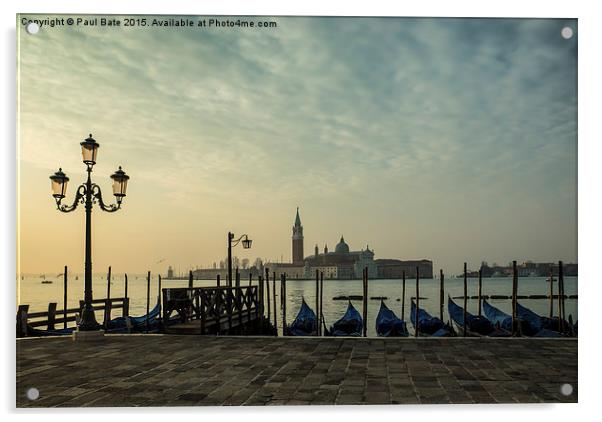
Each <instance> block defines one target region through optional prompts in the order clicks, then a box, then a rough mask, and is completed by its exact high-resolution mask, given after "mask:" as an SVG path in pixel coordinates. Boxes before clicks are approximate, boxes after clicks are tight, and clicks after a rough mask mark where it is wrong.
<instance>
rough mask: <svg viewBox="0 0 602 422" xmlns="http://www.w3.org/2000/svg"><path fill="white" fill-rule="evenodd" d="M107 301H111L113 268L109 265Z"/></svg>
mask: <svg viewBox="0 0 602 422" xmlns="http://www.w3.org/2000/svg"><path fill="white" fill-rule="evenodd" d="M107 299H111V266H110V265H109V272H108V273H107Z"/></svg>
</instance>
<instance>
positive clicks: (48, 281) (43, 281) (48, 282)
mask: <svg viewBox="0 0 602 422" xmlns="http://www.w3.org/2000/svg"><path fill="white" fill-rule="evenodd" d="M52 283H53V282H52V280H42V284H52Z"/></svg>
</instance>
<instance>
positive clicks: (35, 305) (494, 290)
mask: <svg viewBox="0 0 602 422" xmlns="http://www.w3.org/2000/svg"><path fill="white" fill-rule="evenodd" d="M46 279H47V280H52V281H53V283H52V284H41V281H42V278H41V276H39V275H36V276H26V277H24V279H23V280H17V303H18V304H28V305H29V311H30V312H37V311H45V310H47V308H48V303H49V302H56V303H57V304H58V309H62V307H63V278H62V276H61V277H47V278H46ZM255 283H256V281H255V282H254V283H253V284H255ZM241 284H242V285H245V284H248V280H247V281H245V280H241ZM564 284H565V294H566V295H576V294H577V277H565V281H564ZM124 285H125V283H124V276H123V275H119V274H115V275H113V276H112V284H111V297H123V295H124ZM477 285H478V280H477V279H476V278H469V279H468V295H469V296H476V295H477ZM187 286H188V281H187V280H165V279H164V280H163V281H162V287H187ZM194 286H195V287H208V286H215V280H195V281H194ZM315 286H316V282H315V280H287V282H286V293H287V298H286V304H287V305H286V310H287V323H289V324H290V323H291V322H292V321H293V319H294V318H295V316H296V314H297V312H298V311H299V307H300V306H301V298H302V297H304V298H305V301H306V302H307V304H308V305H309V306H310V307H311V308H312V309H314V308H315V300H316V299H315V297H316V287H315ZM415 286H416V281H415V280H413V279H408V280H406V301H405V303H406V306H405V313H404V317H405V319H406V320H407V321H408V329H409V330H410V332H411V331H412V327H411V324H410V323H409V312H410V311H409V309H410V308H409V306H410V305H409V304H410V297H414V296H415V295H416V294H415V293H416V290H415ZM146 289H147V283H146V276H145V275H128V296H129V297H130V314H131V315H134V316H138V315H143V314H144V313H145V312H146ZM83 290H84V282H83V275H81V274H80V275H79V279H78V280H75V275H70V276H69V286H68V295H67V306H68V307H69V308H75V307H77V306H79V300H80V299H82V298H83ZM548 292H549V282H548V281H546V278H545V277H524V278H519V283H518V294H519V295H543V294H548ZM93 293H94V298H96V299H99V298H105V297H106V295H107V280H106V275H105V276H99V275H98V276H97V275H95V276H94V278H93ZM270 293H271V294H273V282H272V281H270ZM554 293H555V294H557V293H558V286H557V283H554ZM276 294H277V296H278V299H277V303H278V309H277V315H278V320H277V322H278V328H279V329H280V330H281V329H282V327H281V325H282V314H281V310H280V309H279V304H280V298H279V295H280V282H279V281H277V283H276ZM361 294H362V280H324V296H323V300H324V304H323V313H324V318H325V321H326V325H327V326H328V327H330V325H332V323H333V322H335V321H336V320H337V319H339V318H340V317H341V316H343V314H344V313H345V310H346V308H347V301H345V300H338V301H335V300H332V298H333V297H336V296H349V295H361ZM448 294H449V295H450V296H452V297H454V296H462V294H463V280H462V279H461V278H446V279H445V295H446V300H447V295H448ZM483 294H484V295H508V296H510V295H511V294H512V279H511V278H509V277H505V278H484V279H483ZM157 296H158V278H157V276H156V275H155V276H153V277H152V280H151V300H150V302H151V308H152V307H153V306H154V304H155V303H156V300H157ZM374 296H386V297H387V298H388V299H387V300H386V304H387V306H388V307H389V308H391V309H392V310H393V311H394V312H395V314H396V315H398V316H399V315H400V313H401V300H399V301H398V299H400V298H401V280H398V279H396V280H370V281H369V287H368V297H374ZM420 297H421V300H420V307H421V308H424V309H426V310H427V311H428V312H429V313H431V314H432V315H435V316H439V280H438V279H424V280H420ZM422 298H426V299H422ZM271 300H273V299H272V298H271ZM519 301H520V303H521V304H522V305H524V306H526V307H528V308H530V309H531V310H533V311H534V312H537V313H538V314H540V315H546V316H547V315H548V313H549V301H548V300H547V299H520V300H519ZM489 302H490V303H491V304H492V305H494V306H496V307H498V308H499V309H501V310H502V311H504V312H507V313H511V301H510V300H505V299H491V300H490V301H489ZM272 303H273V302H271V304H272ZM456 303H458V304H459V305H462V303H463V299H457V300H456ZM353 304H354V306H355V307H356V309H357V310H358V311H360V312H361V310H362V302H361V301H353ZM379 306H380V301H379V300H369V301H368V335H369V336H376V331H375V328H374V323H375V319H376V315H377V314H378V309H379ZM477 306H478V305H477V300H476V299H474V300H473V299H468V311H469V312H471V313H475V314H476V313H477V311H478V310H477ZM557 308H558V304H557V302H556V301H555V302H554V315H556V314H557ZM565 308H566V315H567V318H568V315H572V317H573V321H577V317H578V315H577V299H566V300H565ZM266 309H267V305H266ZM114 312H115V316H119V315H121V314H120V310H116V311H114ZM272 312H273V309H272ZM96 317H97V320H100V319H102V315H100V313H98V312H97V316H96ZM444 318H445V320H446V321H447V320H448V319H449V316H448V314H447V304H445V306H444ZM272 319H273V316H272Z"/></svg>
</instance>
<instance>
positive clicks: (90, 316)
mask: <svg viewBox="0 0 602 422" xmlns="http://www.w3.org/2000/svg"><path fill="white" fill-rule="evenodd" d="M99 329H100V325H99V324H98V322H96V317H95V316H94V307H93V306H92V304H91V303H86V304H84V307H83V308H82V317H81V320H80V322H79V324H78V325H77V331H98V330H99Z"/></svg>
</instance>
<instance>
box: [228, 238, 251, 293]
mask: <svg viewBox="0 0 602 422" xmlns="http://www.w3.org/2000/svg"><path fill="white" fill-rule="evenodd" d="M239 243H242V247H243V248H244V249H250V248H251V244H252V243H253V241H252V240H251V239H249V236H247V235H246V234H243V235H242V236H240V237H239V238H238V239H236V240H234V234H233V233H231V232H228V287H232V248H233V247H234V246H236V245H238V244H239Z"/></svg>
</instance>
